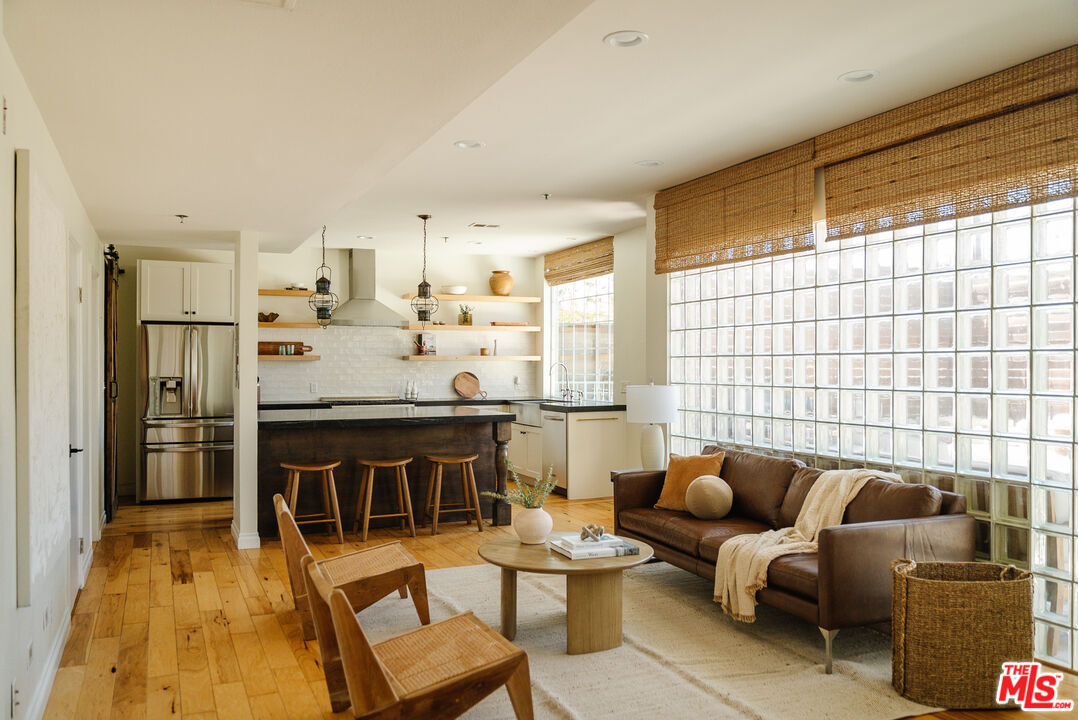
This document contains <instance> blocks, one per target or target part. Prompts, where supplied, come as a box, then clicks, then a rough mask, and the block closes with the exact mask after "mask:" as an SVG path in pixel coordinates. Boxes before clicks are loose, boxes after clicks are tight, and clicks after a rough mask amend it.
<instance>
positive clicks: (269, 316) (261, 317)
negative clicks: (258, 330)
mask: <svg viewBox="0 0 1078 720" xmlns="http://www.w3.org/2000/svg"><path fill="white" fill-rule="evenodd" d="M279 317H281V315H280V313H272V312H271V313H264V312H260V313H258V322H277V318H279Z"/></svg>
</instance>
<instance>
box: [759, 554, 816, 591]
mask: <svg viewBox="0 0 1078 720" xmlns="http://www.w3.org/2000/svg"><path fill="white" fill-rule="evenodd" d="M819 579H820V574H819V556H818V555H817V554H816V553H795V554H793V555H783V556H782V557H777V558H775V559H774V560H772V561H771V564H770V565H768V566H767V586H768V587H769V588H772V589H774V590H785V591H786V592H791V593H794V594H795V595H801V596H802V597H806V598H809V599H811V600H818V599H819V596H820V583H819Z"/></svg>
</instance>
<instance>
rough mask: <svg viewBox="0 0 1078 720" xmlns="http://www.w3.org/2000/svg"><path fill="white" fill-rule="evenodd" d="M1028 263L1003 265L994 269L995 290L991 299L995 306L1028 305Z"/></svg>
mask: <svg viewBox="0 0 1078 720" xmlns="http://www.w3.org/2000/svg"><path fill="white" fill-rule="evenodd" d="M1029 278H1030V269H1029V265H1025V264H1022V265H1005V266H1003V267H997V268H996V270H995V292H994V294H993V297H992V301H993V303H994V304H995V306H996V307H1008V306H1014V305H1029V299H1030V279H1029Z"/></svg>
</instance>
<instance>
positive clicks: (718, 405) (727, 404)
mask: <svg viewBox="0 0 1078 720" xmlns="http://www.w3.org/2000/svg"><path fill="white" fill-rule="evenodd" d="M715 409H716V410H718V411H719V412H724V413H732V412H733V411H734V388H733V387H732V386H720V387H718V388H716V391H715Z"/></svg>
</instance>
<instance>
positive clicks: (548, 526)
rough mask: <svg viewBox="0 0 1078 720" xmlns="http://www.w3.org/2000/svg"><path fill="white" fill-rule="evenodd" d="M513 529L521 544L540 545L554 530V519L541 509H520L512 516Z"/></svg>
mask: <svg viewBox="0 0 1078 720" xmlns="http://www.w3.org/2000/svg"><path fill="white" fill-rule="evenodd" d="M513 529H514V530H516V533H517V537H518V538H520V542H521V543H523V544H525V545H540V544H542V543H545V542H546V539H547V536H548V535H550V531H551V530H553V529H554V518H552V517H550V513H548V512H547V511H546V510H544V509H543V508H520V510H519V512H517V513H516V514H515V515H514V516H513Z"/></svg>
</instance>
